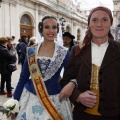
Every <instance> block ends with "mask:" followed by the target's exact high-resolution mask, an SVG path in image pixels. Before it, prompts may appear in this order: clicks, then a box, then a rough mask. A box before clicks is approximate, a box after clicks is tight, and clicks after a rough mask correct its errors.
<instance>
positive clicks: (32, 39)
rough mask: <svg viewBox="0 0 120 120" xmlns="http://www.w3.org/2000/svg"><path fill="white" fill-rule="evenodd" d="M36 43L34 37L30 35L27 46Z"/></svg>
mask: <svg viewBox="0 0 120 120" xmlns="http://www.w3.org/2000/svg"><path fill="white" fill-rule="evenodd" d="M35 44H36V37H31V38H30V40H29V43H28V46H31V45H35Z"/></svg>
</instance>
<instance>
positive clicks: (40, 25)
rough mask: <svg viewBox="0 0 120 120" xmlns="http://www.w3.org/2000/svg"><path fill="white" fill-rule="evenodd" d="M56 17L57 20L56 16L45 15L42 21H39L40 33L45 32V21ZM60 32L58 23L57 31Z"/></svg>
mask: <svg viewBox="0 0 120 120" xmlns="http://www.w3.org/2000/svg"><path fill="white" fill-rule="evenodd" d="M50 18H52V19H55V20H56V21H57V19H56V18H55V17H54V16H49V15H47V16H45V17H43V18H42V21H41V22H39V23H38V31H39V33H40V34H41V35H42V32H43V21H44V20H46V19H50ZM58 32H59V24H58V23H57V33H58Z"/></svg>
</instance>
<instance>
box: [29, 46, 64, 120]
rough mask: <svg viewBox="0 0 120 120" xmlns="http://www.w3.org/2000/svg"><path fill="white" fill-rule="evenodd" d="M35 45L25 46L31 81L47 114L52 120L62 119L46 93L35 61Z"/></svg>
mask: <svg viewBox="0 0 120 120" xmlns="http://www.w3.org/2000/svg"><path fill="white" fill-rule="evenodd" d="M37 47H38V46H37V45H36V46H32V47H28V48H27V59H28V66H29V71H30V75H31V79H32V81H33V84H34V87H35V90H36V93H37V96H38V98H39V100H40V103H41V104H42V105H43V106H44V108H45V110H46V112H47V114H48V115H49V117H50V118H51V119H52V120H63V118H62V116H61V115H60V113H58V110H57V109H56V108H55V106H54V104H53V103H52V101H51V99H50V98H49V95H48V93H47V90H46V87H45V84H44V81H43V78H42V75H41V72H40V70H39V67H38V63H37Z"/></svg>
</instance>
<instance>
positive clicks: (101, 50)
mask: <svg viewBox="0 0 120 120" xmlns="http://www.w3.org/2000/svg"><path fill="white" fill-rule="evenodd" d="M91 45H92V47H91V48H92V64H95V65H97V66H101V63H102V61H103V58H104V55H105V52H106V50H107V47H108V45H109V44H108V41H107V42H105V43H103V44H101V45H100V46H98V45H97V44H94V43H93V42H92V44H91Z"/></svg>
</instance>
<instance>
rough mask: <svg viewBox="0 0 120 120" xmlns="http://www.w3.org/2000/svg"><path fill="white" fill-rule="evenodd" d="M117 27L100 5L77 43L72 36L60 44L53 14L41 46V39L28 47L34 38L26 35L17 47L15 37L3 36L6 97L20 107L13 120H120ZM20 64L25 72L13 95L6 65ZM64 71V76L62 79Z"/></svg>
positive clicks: (44, 24) (41, 26) (45, 21)
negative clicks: (83, 35) (17, 103)
mask: <svg viewBox="0 0 120 120" xmlns="http://www.w3.org/2000/svg"><path fill="white" fill-rule="evenodd" d="M112 24H113V17H112V13H111V10H110V9H109V8H107V7H103V6H98V7H96V8H93V9H92V10H91V12H90V14H89V16H88V30H87V32H86V34H85V37H84V39H83V41H81V42H80V43H77V44H75V43H74V39H75V36H74V35H72V34H71V33H70V32H68V31H66V32H64V33H63V35H62V37H63V38H61V40H62V41H63V46H62V45H60V44H58V43H57V41H55V38H56V36H57V33H58V32H59V24H58V23H57V19H56V18H55V17H54V16H49V15H47V16H45V17H43V18H42V20H41V21H40V22H39V23H38V31H39V34H40V35H41V37H43V41H40V42H39V44H37V43H36V38H35V37H32V38H30V40H29V42H28V36H26V35H22V36H21V38H20V39H19V43H18V44H17V45H16V47H13V45H12V43H11V41H12V38H10V37H1V38H0V74H1V89H0V95H5V94H7V97H12V96H13V98H14V99H15V100H18V101H19V105H20V111H19V113H17V114H11V116H10V117H11V119H12V120H22V119H25V120H26V119H27V120H42V119H43V120H118V119H120V92H119V88H120V80H119V78H120V74H119V71H120V70H119V69H120V43H119V42H118V41H115V40H114V37H113V36H112V34H111V33H110V27H111V26H112ZM16 51H17V54H18V60H17V57H16V54H15V53H16ZM1 56H2V57H1ZM16 61H18V63H21V66H22V67H21V73H20V78H19V81H18V83H17V86H16V88H15V91H14V93H12V92H11V91H12V88H11V75H12V72H10V71H8V69H6V66H7V65H8V64H10V63H16ZM1 63H2V64H1ZM1 68H5V71H3V70H2V69H1ZM62 68H64V74H63V77H62V78H61V79H60V74H61V71H62ZM5 83H6V90H7V92H5Z"/></svg>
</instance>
